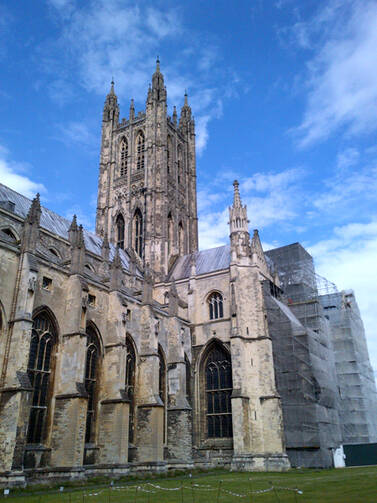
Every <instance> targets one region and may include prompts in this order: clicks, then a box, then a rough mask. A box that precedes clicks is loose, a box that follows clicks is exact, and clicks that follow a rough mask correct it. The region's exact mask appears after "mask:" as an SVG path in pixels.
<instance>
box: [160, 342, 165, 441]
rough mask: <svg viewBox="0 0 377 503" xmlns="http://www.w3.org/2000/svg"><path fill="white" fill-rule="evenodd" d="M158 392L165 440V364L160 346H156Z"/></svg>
mask: <svg viewBox="0 0 377 503" xmlns="http://www.w3.org/2000/svg"><path fill="white" fill-rule="evenodd" d="M158 362H159V363H158V393H159V395H160V398H161V401H162V403H163V404H164V420H163V424H164V431H163V441H164V443H165V441H166V365H165V358H164V355H163V354H162V350H161V348H158Z"/></svg>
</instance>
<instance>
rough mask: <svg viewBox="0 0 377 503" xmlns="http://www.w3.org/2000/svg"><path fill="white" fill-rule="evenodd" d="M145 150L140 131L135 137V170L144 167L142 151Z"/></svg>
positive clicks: (143, 139)
mask: <svg viewBox="0 0 377 503" xmlns="http://www.w3.org/2000/svg"><path fill="white" fill-rule="evenodd" d="M144 151H145V138H144V134H143V132H142V131H140V133H139V134H138V135H137V139H136V156H137V157H136V159H137V160H136V169H137V171H139V170H141V169H144V153H145V152H144Z"/></svg>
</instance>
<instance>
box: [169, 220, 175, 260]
mask: <svg viewBox="0 0 377 503" xmlns="http://www.w3.org/2000/svg"><path fill="white" fill-rule="evenodd" d="M173 231H174V227H173V217H172V216H171V213H170V212H169V215H168V253H169V254H170V253H171V251H172V248H173Z"/></svg>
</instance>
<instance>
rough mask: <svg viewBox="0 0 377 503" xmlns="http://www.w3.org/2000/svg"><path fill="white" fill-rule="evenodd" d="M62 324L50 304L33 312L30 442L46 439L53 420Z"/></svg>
mask: <svg viewBox="0 0 377 503" xmlns="http://www.w3.org/2000/svg"><path fill="white" fill-rule="evenodd" d="M58 340H59V339H58V327H57V323H56V318H55V316H54V315H53V314H52V311H51V310H50V309H49V308H47V307H46V306H41V307H40V308H38V309H36V310H35V312H34V315H33V326H32V331H31V339H30V347H29V357H28V364H27V374H28V377H29V381H30V384H31V388H32V390H31V395H32V398H31V406H30V412H29V419H28V425H27V443H28V444H41V443H45V442H46V440H47V438H48V433H49V429H50V428H49V423H50V422H51V403H52V397H53V389H54V378H55V367H56V361H55V356H56V347H57V345H58Z"/></svg>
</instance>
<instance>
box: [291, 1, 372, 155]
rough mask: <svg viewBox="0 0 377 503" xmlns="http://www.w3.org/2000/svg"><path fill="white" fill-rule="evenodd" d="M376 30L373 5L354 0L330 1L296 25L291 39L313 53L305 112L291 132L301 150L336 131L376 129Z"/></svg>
mask: <svg viewBox="0 0 377 503" xmlns="http://www.w3.org/2000/svg"><path fill="white" fill-rule="evenodd" d="M295 26H296V25H295ZM376 26H377V3H376V2H374V1H359V0H358V1H355V0H353V1H351V0H348V1H343V2H338V1H335V2H332V3H331V4H329V5H327V6H326V7H324V8H322V10H320V11H319V13H318V15H317V16H316V17H315V18H314V20H312V21H311V22H308V23H300V24H299V29H296V31H297V33H296V35H297V36H296V40H297V41H298V43H299V44H300V45H301V47H303V48H305V49H308V48H310V49H312V50H313V57H312V58H311V59H310V60H309V61H308V63H307V68H308V78H307V81H306V88H307V91H308V94H307V102H306V110H305V113H304V117H303V120H302V122H301V124H300V125H299V126H298V127H297V128H296V129H294V130H293V133H294V134H295V135H297V138H298V142H299V145H300V147H307V146H309V145H311V144H313V143H315V142H317V141H322V140H325V139H326V138H328V137H329V136H330V135H332V134H334V133H335V132H337V131H339V130H340V131H344V132H345V133H346V134H347V135H349V136H352V135H359V134H363V133H369V132H371V131H372V130H373V128H374V127H376V125H377V72H376V67H377V50H376V47H377V30H376ZM296 28H297V26H296Z"/></svg>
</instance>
